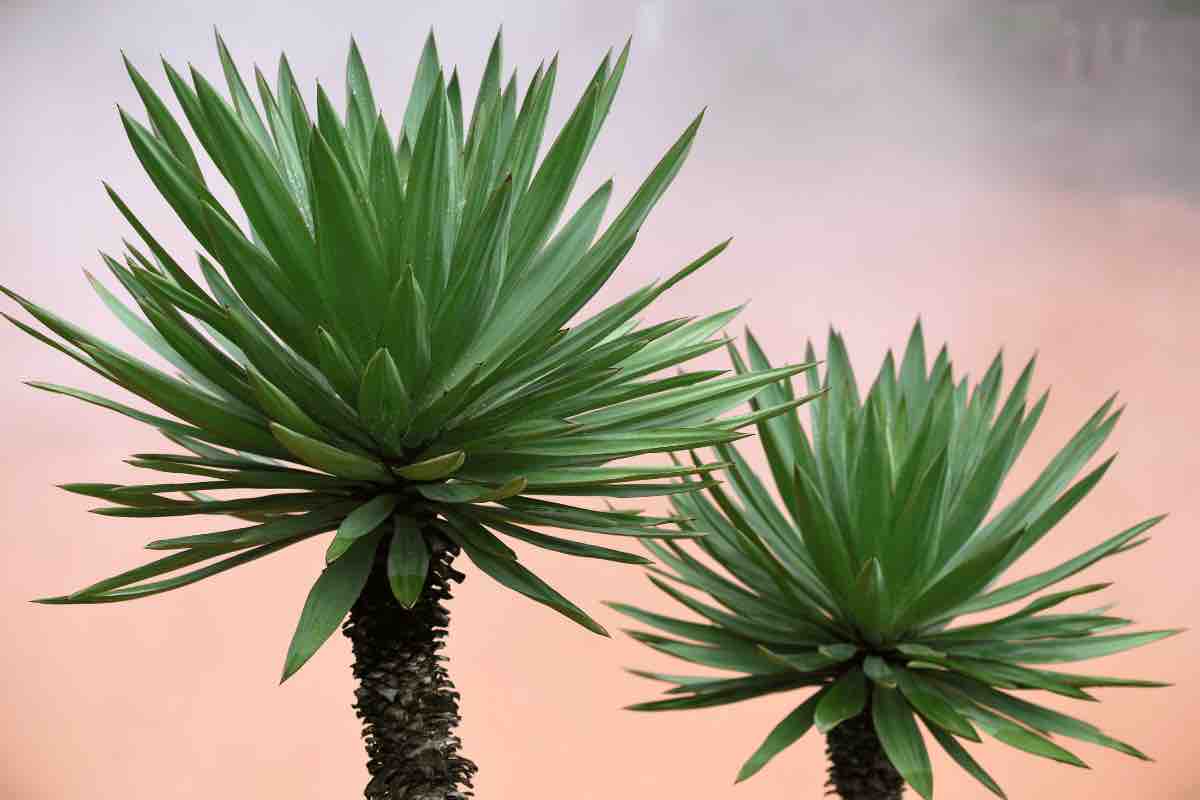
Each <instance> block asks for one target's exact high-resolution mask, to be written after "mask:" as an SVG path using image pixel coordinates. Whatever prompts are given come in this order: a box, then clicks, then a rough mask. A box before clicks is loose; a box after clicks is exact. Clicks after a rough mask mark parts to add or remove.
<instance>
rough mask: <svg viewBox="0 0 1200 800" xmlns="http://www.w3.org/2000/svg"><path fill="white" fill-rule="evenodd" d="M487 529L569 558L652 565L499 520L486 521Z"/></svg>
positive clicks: (633, 556) (622, 554)
mask: <svg viewBox="0 0 1200 800" xmlns="http://www.w3.org/2000/svg"><path fill="white" fill-rule="evenodd" d="M487 524H488V527H490V528H492V529H493V530H495V531H496V532H498V533H503V534H505V535H506V536H511V537H513V538H514V539H519V540H521V541H522V542H527V543H528V544H532V545H535V546H537V547H541V548H543V549H545V550H553V551H555V552H556V553H565V554H566V555H569V556H579V557H581V558H599V559H602V560H604V561H619V562H621V563H623V564H652V563H653V562H652V561H650V559H648V558H644V557H642V556H639V555H634V554H633V553H625V552H622V551H621V550H613V549H611V548H608V547H600V546H599V545H594V544H584V543H583V542H574V541H571V540H570V539H560V538H559V537H557V536H550V535H549V534H545V533H539V532H538V531H533V530H530V529H529V528H524V527H522V526H520V525H514V524H513V523H511V522H502V521H500V520H488V523H487Z"/></svg>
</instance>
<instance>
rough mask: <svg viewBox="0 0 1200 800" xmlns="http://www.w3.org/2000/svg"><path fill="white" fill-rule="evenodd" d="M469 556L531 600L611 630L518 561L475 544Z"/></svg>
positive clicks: (596, 627)
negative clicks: (500, 555)
mask: <svg viewBox="0 0 1200 800" xmlns="http://www.w3.org/2000/svg"><path fill="white" fill-rule="evenodd" d="M463 549H464V550H466V552H467V557H468V558H470V559H471V561H472V562H473V563H474V564H475V566H477V567H479V569H481V570H482V571H483V572H484V573H486V574H487V575H488V576H489V577H491V578H493V579H494V580H496V581H497V582H498V583H501V584H503V585H504V586H507V587H508V588H510V589H512V590H513V591H516V592H520V593H521V594H523V595H525V596H526V597H528V598H530V599H531V600H536V601H537V602H539V603H541V604H543V605H545V606H548V607H550V608H552V609H554V610H555V611H557V612H558V613H560V614H562V615H563V616H565V617H566V618H567V619H570V620H571V621H573V622H577V623H578V624H580V625H582V626H583V627H585V628H587V629H588V630H590V631H592V632H593V633H598V634H600V635H601V636H608V635H609V634H608V631H606V630H605V629H604V626H602V625H601V624H600V623H598V622H596V621H595V620H594V619H592V618H591V617H589V616H588V615H587V614H586V613H585V612H584V611H583V610H582V609H581V608H579V607H578V606H577V605H575V604H574V603H572V602H571V601H570V600H568V599H567V598H565V597H563V596H562V595H561V594H559V593H558V592H556V591H555V590H554V589H553V588H551V587H550V586H549V585H548V584H546V583H545V582H544V581H543V580H542V579H541V578H539V577H538V576H536V575H534V574H533V573H532V572H530V571H529V570H527V569H525V567H523V566H521V565H520V564H518V563H517V562H516V561H511V560H509V559H505V558H498V557H497V556H494V555H492V554H490V553H488V552H486V551H483V550H480V549H478V548H475V547H469V546H467V547H464V548H463Z"/></svg>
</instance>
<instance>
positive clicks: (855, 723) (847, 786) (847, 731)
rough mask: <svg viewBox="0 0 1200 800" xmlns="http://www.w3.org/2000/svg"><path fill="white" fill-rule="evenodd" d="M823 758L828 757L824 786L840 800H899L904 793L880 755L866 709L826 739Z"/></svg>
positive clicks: (829, 734) (889, 765) (880, 748)
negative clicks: (827, 769)
mask: <svg viewBox="0 0 1200 800" xmlns="http://www.w3.org/2000/svg"><path fill="white" fill-rule="evenodd" d="M825 754H826V755H827V756H828V757H829V780H828V781H827V782H826V784H825V785H826V786H830V787H832V788H833V789H834V791H836V792H837V793H838V794H839V795H840V796H841V797H842V800H900V796H901V795H902V794H903V793H904V779H903V778H901V777H900V773H899V772H897V771H896V768H895V767H893V766H892V762H891V761H889V760H888V757H887V755H885V754H884V752H883V746H882V745H881V744H880V742H879V736H878V735H877V734H876V733H875V725H874V723H872V722H871V708H870V706H869V705H868V707H867V708H866V709H864V710H863V711H862V713H860V714H859V715H858V716H856V717H852V718H850V719H848V720H846V721H845V722H843V723H842V724H840V725H838V726H837V727H836V728H834V729H833V730H831V731H830V732H829V733H828V734H827V735H826V738H825Z"/></svg>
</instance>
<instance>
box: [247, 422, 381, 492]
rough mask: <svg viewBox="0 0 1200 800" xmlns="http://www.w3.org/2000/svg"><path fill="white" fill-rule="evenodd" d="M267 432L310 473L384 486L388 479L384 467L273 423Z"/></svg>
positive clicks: (369, 459) (371, 460) (376, 462)
mask: <svg viewBox="0 0 1200 800" xmlns="http://www.w3.org/2000/svg"><path fill="white" fill-rule="evenodd" d="M271 432H272V433H274V434H275V438H276V439H278V440H279V443H280V444H282V445H283V446H284V447H286V448H287V449H288V451H289V452H290V453H292V455H294V456H296V458H298V459H300V460H301V461H303V462H304V463H305V464H308V465H309V466H310V467H313V468H314V469H319V470H321V471H322V472H328V473H329V474H331V475H338V476H340V477H343V478H351V479H353V480H361V481H374V482H377V483H388V482H390V481H391V479H392V474H391V473H390V472H388V469H387V467H385V466H384V465H383V464H381V463H380V462H378V461H375V460H373V459H371V458H368V457H366V456H361V455H358V454H357V453H350V452H347V451H345V450H341V449H339V448H337V447H334V446H333V445H329V444H325V443H324V442H321V441H318V440H316V439H313V438H311V437H308V436H305V435H304V434H302V433H297V432H296V431H293V430H290V429H288V428H285V427H284V426H283V425H280V424H278V423H276V422H272V423H271Z"/></svg>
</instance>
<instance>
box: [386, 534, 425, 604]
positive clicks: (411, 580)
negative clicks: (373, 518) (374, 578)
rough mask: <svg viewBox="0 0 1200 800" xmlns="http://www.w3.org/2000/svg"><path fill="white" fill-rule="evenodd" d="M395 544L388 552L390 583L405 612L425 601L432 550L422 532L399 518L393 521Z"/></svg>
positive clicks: (392, 544) (393, 542) (393, 541)
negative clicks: (422, 596)
mask: <svg viewBox="0 0 1200 800" xmlns="http://www.w3.org/2000/svg"><path fill="white" fill-rule="evenodd" d="M392 520H393V533H392V543H391V546H390V547H389V548H388V562H387V570H388V582H389V583H390V584H391V587H392V594H393V595H395V597H396V600H398V601H399V602H400V605H402V606H404V607H405V608H412V607H413V606H415V605H416V604H417V601H418V600H420V599H421V592H422V591H423V590H424V588H425V576H426V574H427V573H428V571H429V547H428V545H427V544H426V543H425V537H424V536H423V535H422V534H421V529H420V528H419V527H417V525H416V523H414V522H413V521H412V520H411V519H408V518H407V517H404V516H402V515H399V514H397V515H396V516H394V517H393V518H392Z"/></svg>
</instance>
